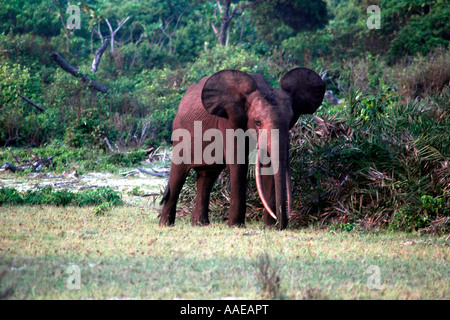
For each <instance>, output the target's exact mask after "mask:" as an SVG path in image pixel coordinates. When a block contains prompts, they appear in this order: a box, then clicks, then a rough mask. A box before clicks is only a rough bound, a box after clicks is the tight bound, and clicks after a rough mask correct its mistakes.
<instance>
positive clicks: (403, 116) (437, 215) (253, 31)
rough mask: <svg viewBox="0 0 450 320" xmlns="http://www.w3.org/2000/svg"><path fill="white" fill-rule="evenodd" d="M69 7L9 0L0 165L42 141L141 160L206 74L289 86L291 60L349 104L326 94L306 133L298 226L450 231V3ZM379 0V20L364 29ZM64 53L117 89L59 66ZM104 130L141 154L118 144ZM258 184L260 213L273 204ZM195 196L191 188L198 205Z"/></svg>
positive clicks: (60, 152) (65, 154) (53, 147)
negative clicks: (74, 23) (225, 72)
mask: <svg viewBox="0 0 450 320" xmlns="http://www.w3.org/2000/svg"><path fill="white" fill-rule="evenodd" d="M70 4H73V3H72V2H70V1H65V0H58V1H53V0H52V1H50V0H38V1H32V2H30V1H21V0H20V1H19V0H16V1H9V2H7V3H5V4H4V5H2V8H1V9H0V30H1V33H0V87H1V93H0V111H1V113H0V128H1V130H0V145H1V146H3V147H4V148H3V149H2V150H1V152H0V161H1V162H4V161H11V159H12V158H11V154H10V152H9V151H8V149H6V147H13V148H14V153H15V154H16V155H17V156H18V157H20V156H21V154H22V153H23V152H24V151H23V149H22V148H23V147H28V148H30V147H33V148H38V149H39V151H35V152H37V153H39V155H40V156H46V155H49V156H50V155H52V156H54V160H55V161H56V167H55V168H54V170H55V171H56V172H63V171H65V170H72V169H77V170H79V173H83V172H88V171H93V170H97V171H114V170H117V168H118V167H123V166H133V165H136V164H138V163H139V162H140V161H141V160H142V159H143V157H144V155H145V151H144V150H146V149H148V148H149V147H157V146H160V145H167V144H169V143H170V138H171V124H172V120H173V118H174V116H175V114H176V111H177V106H178V103H179V101H180V99H181V97H182V96H183V94H184V93H185V92H186V90H187V88H188V87H189V86H190V85H191V84H192V83H195V82H197V81H199V80H200V79H201V78H202V77H204V76H207V75H210V74H212V73H214V72H216V71H219V70H221V69H226V68H234V69H240V70H243V71H246V72H250V73H256V72H257V73H261V74H263V75H264V76H265V77H266V79H267V80H268V81H269V82H270V83H271V84H272V85H274V86H277V85H278V80H279V78H280V76H281V75H283V74H284V73H285V72H286V71H288V70H290V69H291V68H293V67H296V66H307V67H310V68H312V69H314V70H316V71H317V72H322V74H323V75H324V77H325V82H326V85H327V90H331V91H332V92H333V94H334V95H335V96H337V97H338V98H339V99H340V100H341V101H342V103H341V104H339V105H332V104H330V103H329V102H328V101H325V102H324V104H323V105H322V107H321V109H320V110H319V112H318V113H317V114H316V115H315V116H305V117H302V118H301V119H300V120H299V122H298V124H297V125H296V127H295V128H294V130H293V136H292V140H291V150H292V158H291V164H292V167H293V173H294V179H295V181H294V195H295V197H294V198H295V206H294V207H295V208H297V209H296V210H295V212H294V215H293V216H292V218H291V219H292V222H293V223H294V224H297V225H305V224H306V225H308V224H310V223H319V224H325V223H327V224H328V223H329V224H332V225H333V224H336V225H337V226H336V228H337V230H341V229H342V230H347V229H353V227H354V226H358V227H361V228H364V229H373V228H377V227H380V226H386V227H388V228H390V229H393V230H407V231H413V230H424V231H430V232H437V233H442V232H447V231H448V228H449V224H448V223H449V219H448V217H449V214H450V213H449V210H448V208H449V207H450V203H449V201H450V200H449V187H450V186H449V177H450V173H449V168H448V157H449V153H448V150H450V148H449V147H450V146H449V136H450V132H449V128H450V125H449V110H448V101H449V95H450V93H449V82H450V64H449V61H450V54H449V52H448V44H449V41H450V37H449V33H448V30H450V25H449V23H450V20H449V19H448V18H447V17H448V16H449V14H450V12H449V10H450V9H449V7H448V3H447V1H442V0H414V1H410V0H399V1H389V0H378V1H368V0H326V1H305V0H296V1H284V0H277V1H267V0H259V1H244V0H239V1H229V0H223V1H206V0H195V1H192V0H190V1H185V0H171V1H156V0H143V1H118V0H108V1H97V0H89V1H80V2H77V3H76V5H77V6H78V7H79V8H80V18H81V20H80V29H68V28H67V23H68V22H69V20H70V18H71V17H70V12H67V11H66V10H67V7H68V6H69V5H70ZM373 4H375V5H378V6H379V7H380V10H381V22H380V23H381V25H380V29H369V28H368V27H367V25H366V22H367V19H368V17H369V16H370V14H368V13H367V8H368V7H369V5H373ZM128 17H129V18H128ZM127 18H128V19H127ZM299 20H300V21H301V22H302V23H299ZM120 21H122V22H123V25H122V26H121V27H120V29H118V30H117V32H116V33H113V32H112V31H114V30H116V28H118V22H120ZM110 26H111V29H112V31H111V30H110ZM113 37H114V41H112V40H113ZM106 38H109V39H110V40H111V41H110V43H109V44H108V47H107V50H106V51H105V52H104V54H103V56H102V58H101V61H100V64H99V66H98V71H97V72H95V73H94V72H93V71H91V65H92V61H93V58H94V53H95V51H96V50H97V49H98V48H99V47H100V46H101V45H102V43H103V41H105V39H106ZM55 51H56V52H59V53H60V54H61V55H63V56H64V58H65V59H66V60H67V61H68V63H70V64H71V65H72V66H74V67H76V68H78V69H79V70H80V72H81V73H83V74H85V75H87V76H89V77H90V78H92V79H94V80H95V81H98V82H99V83H101V84H103V85H104V86H105V87H106V88H107V93H100V92H95V91H92V90H91V89H90V88H89V86H88V85H86V83H84V82H83V81H81V79H80V78H77V77H73V76H72V75H70V74H68V73H67V72H65V71H64V70H62V69H61V68H59V67H58V66H57V65H56V64H55V62H54V61H53V60H52V58H51V57H50V54H51V53H52V52H55ZM19 94H21V95H23V96H26V97H27V98H29V99H30V100H32V101H34V102H35V103H37V104H39V105H40V106H42V107H44V108H45V111H44V112H41V111H39V110H37V109H36V108H35V107H33V106H31V105H30V104H29V103H27V102H25V101H24V99H23V98H21V97H20V96H19ZM105 141H110V142H111V143H112V144H114V145H115V146H117V147H118V148H120V150H122V151H127V153H111V152H110V150H109V148H108V146H107V144H106V143H105ZM33 150H37V149H33ZM251 174H252V173H249V175H251ZM224 177H225V178H224V179H222V180H221V181H219V182H218V184H217V185H216V186H215V189H214V195H213V197H212V209H213V210H212V211H213V212H212V213H213V216H214V217H215V218H218V219H223V218H226V212H227V210H226V209H227V205H228V203H227V201H226V199H227V197H228V193H227V192H228V191H226V190H227V189H226V187H227V186H228V183H227V180H226V175H225V176H224ZM189 180H190V181H191V184H190V185H189V186H194V185H195V184H194V183H193V181H194V180H195V177H193V176H192V177H190V179H189ZM251 181H252V180H251ZM249 188H250V189H252V190H251V192H249V194H251V196H250V198H249V202H248V207H249V208H250V211H251V213H250V216H251V217H252V218H257V217H259V216H260V215H261V212H262V208H261V204H260V202H259V200H258V199H257V196H256V192H253V191H254V189H255V186H254V185H253V182H251V183H250V185H249ZM8 192H10V193H11V195H13V193H14V192H13V191H11V190H10V191H8ZM52 194H53V193H52ZM194 195H195V191H194V190H193V189H192V188H189V187H188V188H186V189H185V192H184V196H183V199H184V205H185V206H187V207H189V206H190V205H192V198H193V196H194ZM60 196H61V197H62V198H64V196H63V195H60ZM224 199H225V200H224ZM61 201H65V200H61ZM67 201H68V200H67ZM98 210H99V212H103V211H105V210H107V208H106V207H105V208H100V209H98Z"/></svg>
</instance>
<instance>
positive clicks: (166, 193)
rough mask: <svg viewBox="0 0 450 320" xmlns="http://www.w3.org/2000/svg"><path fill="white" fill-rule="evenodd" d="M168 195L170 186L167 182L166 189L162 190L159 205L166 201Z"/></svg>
mask: <svg viewBox="0 0 450 320" xmlns="http://www.w3.org/2000/svg"><path fill="white" fill-rule="evenodd" d="M169 197H170V188H169V184H167V187H166V190H164V194H163V197H162V199H161V202H160V203H159V204H160V205H163V204H165V203H166V202H167V200H169Z"/></svg>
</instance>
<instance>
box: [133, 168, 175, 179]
mask: <svg viewBox="0 0 450 320" xmlns="http://www.w3.org/2000/svg"><path fill="white" fill-rule="evenodd" d="M137 169H138V170H139V172H142V173H144V174H148V175H152V176H156V177H167V175H169V173H170V172H168V171H166V172H156V171H154V170H153V169H150V170H151V171H150V170H146V169H143V168H141V167H137Z"/></svg>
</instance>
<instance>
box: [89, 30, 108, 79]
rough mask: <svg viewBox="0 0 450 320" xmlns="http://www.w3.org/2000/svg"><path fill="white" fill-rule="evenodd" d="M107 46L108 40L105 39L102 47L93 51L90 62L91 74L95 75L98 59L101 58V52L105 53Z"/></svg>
mask: <svg viewBox="0 0 450 320" xmlns="http://www.w3.org/2000/svg"><path fill="white" fill-rule="evenodd" d="M108 44H109V38H107V39H106V40H105V42H103V44H102V46H101V47H100V48H98V49H97V50H96V51H95V54H94V61H93V62H92V69H91V71H92V72H94V73H95V72H96V71H97V68H98V64H99V63H100V58H101V57H102V55H103V52H105V50H106V47H107V46H108Z"/></svg>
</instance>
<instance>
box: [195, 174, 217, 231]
mask: <svg viewBox="0 0 450 320" xmlns="http://www.w3.org/2000/svg"><path fill="white" fill-rule="evenodd" d="M196 171H197V198H196V203H195V210H194V213H193V214H192V224H193V225H208V224H209V218H208V213H209V199H210V194H211V190H212V187H213V185H214V182H215V181H216V180H217V177H218V176H219V174H220V172H221V171H222V170H221V169H220V170H207V169H205V170H202V169H198V170H196Z"/></svg>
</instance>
